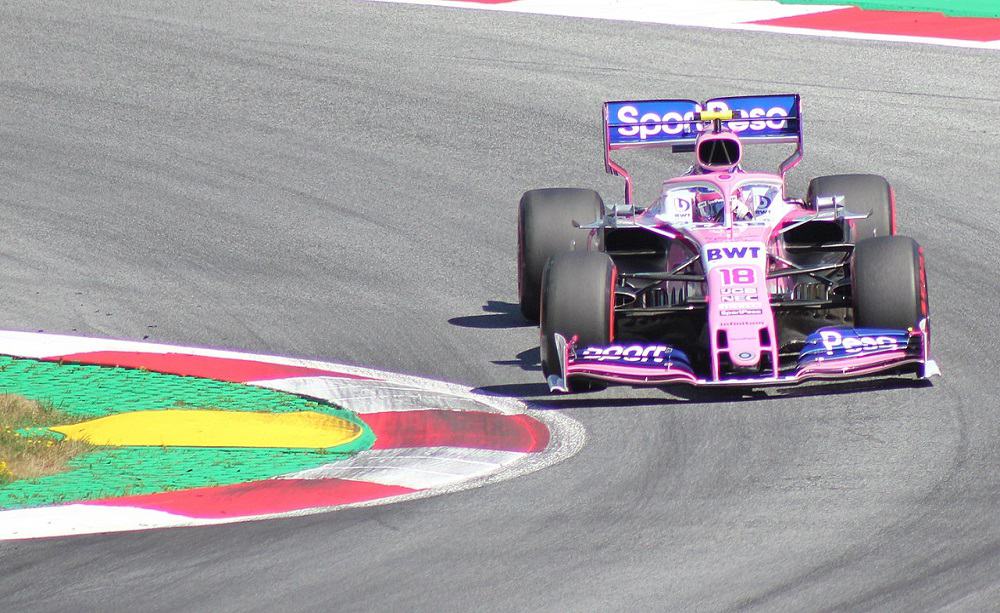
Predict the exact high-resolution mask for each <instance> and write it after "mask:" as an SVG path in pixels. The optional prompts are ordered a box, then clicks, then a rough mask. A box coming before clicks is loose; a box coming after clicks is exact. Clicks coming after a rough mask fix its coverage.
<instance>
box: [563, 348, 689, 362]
mask: <svg viewBox="0 0 1000 613" xmlns="http://www.w3.org/2000/svg"><path fill="white" fill-rule="evenodd" d="M671 351H673V349H672V348H671V347H667V346H665V345H650V346H648V347H645V346H643V345H630V346H627V347H624V346H622V345H612V346H610V347H587V348H586V349H584V350H583V352H581V354H580V358H581V359H583V360H597V361H598V362H618V361H623V362H633V363H634V362H641V363H643V364H648V363H650V362H653V363H656V364H662V363H663V361H664V360H665V359H666V357H667V356H669V355H670V352H671Z"/></svg>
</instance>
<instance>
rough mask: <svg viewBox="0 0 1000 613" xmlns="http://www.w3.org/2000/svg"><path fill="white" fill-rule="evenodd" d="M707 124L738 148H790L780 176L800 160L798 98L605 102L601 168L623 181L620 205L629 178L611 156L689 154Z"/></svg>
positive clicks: (628, 201)
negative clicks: (661, 151) (722, 130)
mask: <svg viewBox="0 0 1000 613" xmlns="http://www.w3.org/2000/svg"><path fill="white" fill-rule="evenodd" d="M730 112H731V113H732V116H731V118H730V116H729V113H730ZM720 114H721V117H723V118H722V119H720V118H719V117H720ZM713 121H718V122H720V123H721V124H723V125H726V126H727V127H728V128H729V129H730V130H732V131H733V132H734V133H736V135H737V136H739V137H740V140H741V141H743V142H744V143H795V145H796V148H795V152H794V153H792V155H791V156H790V157H789V158H788V159H786V160H785V161H784V162H782V163H781V175H782V176H784V175H785V173H787V172H788V171H789V170H791V169H792V168H794V167H795V166H796V165H797V164H798V163H799V161H800V160H801V159H802V109H801V101H800V99H799V95H798V94H778V95H769V96H730V97H726V98H712V99H711V100H708V101H706V102H705V103H704V104H702V103H699V102H696V101H694V100H617V101H611V102H605V103H604V122H603V123H604V167H605V169H606V170H607V171H608V172H609V173H611V174H613V175H616V176H619V177H622V178H623V179H625V203H626V204H631V202H632V178H631V176H630V175H629V174H628V172H627V171H626V170H625V169H624V168H622V167H621V166H619V165H618V164H617V163H616V162H615V161H614V160H613V159H611V152H612V151H617V150H619V149H645V148H651V147H671V148H672V150H673V151H674V152H681V151H693V147H694V143H695V141H696V140H697V138H698V135H699V134H700V133H701V132H703V131H705V130H706V129H708V128H709V126H710V125H711V124H712V122H713Z"/></svg>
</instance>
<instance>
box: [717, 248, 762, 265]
mask: <svg viewBox="0 0 1000 613" xmlns="http://www.w3.org/2000/svg"><path fill="white" fill-rule="evenodd" d="M705 254H706V255H707V256H708V261H709V262H714V261H716V260H742V259H743V258H746V257H748V254H749V257H751V258H756V257H760V247H710V248H708V249H706V250H705Z"/></svg>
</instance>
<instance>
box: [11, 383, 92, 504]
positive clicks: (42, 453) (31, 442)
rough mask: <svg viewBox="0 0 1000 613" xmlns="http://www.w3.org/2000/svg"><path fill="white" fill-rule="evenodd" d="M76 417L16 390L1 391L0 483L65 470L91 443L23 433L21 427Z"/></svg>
mask: <svg viewBox="0 0 1000 613" xmlns="http://www.w3.org/2000/svg"><path fill="white" fill-rule="evenodd" d="M76 421H79V419H74V418H73V417H71V416H69V415H67V414H66V413H63V412H62V411H59V410H57V409H55V408H54V407H51V406H48V405H45V404H42V403H39V402H36V401H34V400H29V399H27V398H24V397H23V396H18V395H15V394H0V486H2V485H6V484H8V483H11V482H13V481H17V480H19V479H37V478H38V477H44V476H47V475H54V474H56V473H60V472H62V471H64V470H66V464H67V462H69V461H70V460H71V459H73V458H75V457H76V456H78V455H81V454H83V453H87V452H88V451H90V450H91V449H92V445H90V444H89V443H85V442H82V441H70V440H58V439H57V438H55V437H48V436H33V437H29V436H22V435H20V434H18V433H17V430H19V429H21V428H31V427H45V426H56V425H64V424H68V423H73V422H76Z"/></svg>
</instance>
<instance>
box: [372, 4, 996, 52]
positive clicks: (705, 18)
mask: <svg viewBox="0 0 1000 613" xmlns="http://www.w3.org/2000/svg"><path fill="white" fill-rule="evenodd" d="M368 1H369V2H382V3H393V4H420V5H428V6H439V7H449V8H463V9H475V10H483V11H502V12H511V13H530V14H541V15H559V16H564V17H579V18H585V19H608V20H612V21H630V22H642V23H655V24H661V25H674V26H685V27H702V28H717V29H724V30H744V31H750V32H771V33H775V34H792V35H800V36H802V35H804V36H820V37H827V38H847V39H855V40H878V41H888V42H897V43H918V44H925V45H939V46H948V47H962V48H967V49H988V50H997V49H1000V40H997V41H989V42H979V41H968V40H960V39H952V38H940V37H929V36H900V35H894V34H867V33H860V32H845V31H836V30H820V29H812V28H789V27H783V26H772V25H758V24H755V23H751V22H757V21H764V20H769V19H779V18H782V17H795V16H798V15H810V14H816V13H825V12H829V11H834V10H839V9H845V8H853V6H852V5H844V4H822V5H816V4H813V5H796V4H781V3H779V2H773V1H771V0H711V1H709V2H697V1H692V0H661V1H658V0H579V1H577V2H570V1H565V0H516V1H514V2H508V3H504V4H478V3H474V2H456V1H450V0H368Z"/></svg>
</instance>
